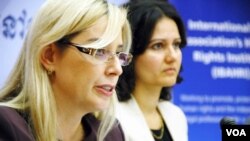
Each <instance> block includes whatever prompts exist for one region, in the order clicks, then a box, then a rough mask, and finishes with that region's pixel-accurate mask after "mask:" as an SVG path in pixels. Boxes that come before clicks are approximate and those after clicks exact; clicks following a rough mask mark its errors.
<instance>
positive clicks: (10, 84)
mask: <svg viewBox="0 0 250 141" xmlns="http://www.w3.org/2000/svg"><path fill="white" fill-rule="evenodd" d="M103 16H107V17H108V22H107V23H108V24H107V27H106V31H105V32H104V34H103V36H102V37H101V38H100V40H97V41H95V42H93V43H90V44H88V45H85V46H86V47H91V48H102V47H105V46H106V45H108V44H110V43H111V42H112V41H114V40H115V39H116V37H117V36H118V34H119V33H120V30H121V29H122V36H123V42H124V45H125V47H126V51H129V48H130V44H131V33H130V27H129V24H128V21H127V19H126V18H127V17H126V16H127V12H126V10H125V9H123V8H119V7H117V6H114V5H111V4H109V3H107V2H106V1H104V0H74V1H70V0H47V1H46V2H45V3H44V4H43V5H42V7H41V9H40V10H39V12H38V14H37V15H36V17H34V19H33V22H32V25H31V28H30V30H29V32H28V33H27V36H26V39H25V41H24V45H23V48H22V50H21V54H20V56H19V58H18V61H17V63H16V64H15V67H14V68H13V70H12V72H11V74H10V76H9V78H8V80H7V81H6V83H5V85H4V86H3V88H2V89H1V91H0V99H1V101H2V102H1V103H0V105H4V106H8V107H12V108H15V109H17V110H20V111H24V112H28V113H29V115H30V118H29V124H30V125H31V127H32V129H33V134H34V136H35V139H36V140H37V141H55V140H56V128H57V116H56V109H57V108H56V103H55V97H54V94H53V90H52V88H51V85H50V81H49V77H48V74H47V71H46V69H45V68H44V67H43V66H42V64H41V62H40V56H41V51H42V49H43V48H44V47H46V46H48V45H50V44H52V43H55V42H57V41H59V40H60V39H62V38H63V37H66V36H68V35H72V34H76V33H79V32H81V31H84V30H86V29H88V28H90V27H91V26H92V25H93V24H94V23H95V22H97V20H98V19H100V18H101V17H103ZM115 101H116V96H115V95H114V96H113V98H112V100H111V103H110V107H109V108H108V109H107V111H105V112H101V114H100V115H101V117H100V118H101V119H102V122H101V126H100V128H99V130H98V137H97V138H98V141H103V140H104V138H105V136H106V135H107V133H108V132H109V130H110V129H111V127H112V126H113V123H114V121H115V120H114V117H113V116H110V115H114V114H113V112H114V104H115Z"/></svg>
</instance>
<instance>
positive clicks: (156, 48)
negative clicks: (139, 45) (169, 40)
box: [151, 43, 163, 50]
mask: <svg viewBox="0 0 250 141" xmlns="http://www.w3.org/2000/svg"><path fill="white" fill-rule="evenodd" d="M151 48H152V49H153V50H160V49H163V44H162V43H156V44H153V45H152V46H151Z"/></svg>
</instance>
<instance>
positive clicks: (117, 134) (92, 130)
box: [83, 114, 125, 141]
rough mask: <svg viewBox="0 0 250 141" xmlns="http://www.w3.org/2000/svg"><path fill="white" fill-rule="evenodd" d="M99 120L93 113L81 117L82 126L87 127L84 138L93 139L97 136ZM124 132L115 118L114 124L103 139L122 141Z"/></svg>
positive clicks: (106, 140)
mask: <svg viewBox="0 0 250 141" xmlns="http://www.w3.org/2000/svg"><path fill="white" fill-rule="evenodd" d="M100 122H101V121H100V120H98V119H97V118H96V117H95V116H94V115H92V114H88V115H86V116H85V117H84V119H83V124H84V128H86V129H88V130H89V131H88V135H87V137H86V140H94V139H96V136H97V131H98V128H99V127H100ZM124 140H125V139H124V134H123V131H122V128H121V125H120V123H119V122H118V120H116V122H115V124H114V126H113V127H112V129H111V130H110V131H109V133H108V134H107V136H106V137H105V141H124Z"/></svg>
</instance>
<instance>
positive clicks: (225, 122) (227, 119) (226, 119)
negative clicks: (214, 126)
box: [220, 117, 236, 129]
mask: <svg viewBox="0 0 250 141" xmlns="http://www.w3.org/2000/svg"><path fill="white" fill-rule="evenodd" d="M224 125H236V122H235V120H234V119H233V118H231V117H223V118H222V119H221V120H220V128H221V129H222V126H224Z"/></svg>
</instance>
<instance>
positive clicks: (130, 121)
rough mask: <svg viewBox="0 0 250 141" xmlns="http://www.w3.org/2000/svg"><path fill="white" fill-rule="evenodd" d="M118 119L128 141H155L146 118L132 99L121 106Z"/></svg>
mask: <svg viewBox="0 0 250 141" xmlns="http://www.w3.org/2000/svg"><path fill="white" fill-rule="evenodd" d="M119 107H120V108H119V109H120V110H118V111H117V114H118V115H117V117H118V119H119V121H120V122H121V125H122V128H123V130H124V133H125V136H126V139H127V141H141V140H143V141H154V139H153V136H152V134H151V131H150V129H149V128H148V125H147V123H146V121H145V119H144V116H143V114H142V112H141V110H140V108H139V106H138V104H137V103H136V101H135V99H134V98H133V97H132V98H131V99H130V100H128V101H126V102H121V103H120V104H119Z"/></svg>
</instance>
